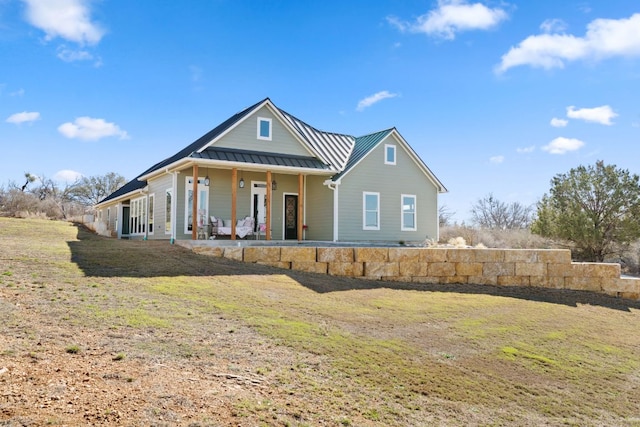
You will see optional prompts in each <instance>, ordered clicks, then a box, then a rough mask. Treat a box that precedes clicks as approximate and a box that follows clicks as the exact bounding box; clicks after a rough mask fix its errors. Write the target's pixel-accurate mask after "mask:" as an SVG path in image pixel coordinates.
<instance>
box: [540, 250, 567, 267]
mask: <svg viewBox="0 0 640 427" xmlns="http://www.w3.org/2000/svg"><path fill="white" fill-rule="evenodd" d="M537 251H538V262H546V263H549V264H570V263H571V251H570V250H569V249H537Z"/></svg>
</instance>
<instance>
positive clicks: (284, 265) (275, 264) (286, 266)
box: [256, 261, 291, 270]
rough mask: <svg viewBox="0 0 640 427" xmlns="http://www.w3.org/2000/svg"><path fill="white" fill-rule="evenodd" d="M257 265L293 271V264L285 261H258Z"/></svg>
mask: <svg viewBox="0 0 640 427" xmlns="http://www.w3.org/2000/svg"><path fill="white" fill-rule="evenodd" d="M256 264H260V265H268V266H269V267H276V268H284V269H286V270H290V269H291V263H290V262H285V261H257V262H256Z"/></svg>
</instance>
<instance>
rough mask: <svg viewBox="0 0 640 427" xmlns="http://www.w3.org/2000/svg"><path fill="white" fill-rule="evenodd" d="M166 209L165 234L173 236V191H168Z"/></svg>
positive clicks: (165, 202) (165, 200) (165, 201)
mask: <svg viewBox="0 0 640 427" xmlns="http://www.w3.org/2000/svg"><path fill="white" fill-rule="evenodd" d="M164 209H165V214H164V234H171V209H172V207H171V189H168V190H167V193H166V195H165V199H164Z"/></svg>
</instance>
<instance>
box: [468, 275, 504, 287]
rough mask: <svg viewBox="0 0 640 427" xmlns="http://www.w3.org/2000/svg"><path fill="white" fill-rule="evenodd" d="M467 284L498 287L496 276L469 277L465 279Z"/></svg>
mask: <svg viewBox="0 0 640 427" xmlns="http://www.w3.org/2000/svg"><path fill="white" fill-rule="evenodd" d="M467 283H469V284H473V285H493V286H497V285H498V276H485V275H482V276H469V277H468V278H467Z"/></svg>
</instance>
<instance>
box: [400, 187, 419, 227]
mask: <svg viewBox="0 0 640 427" xmlns="http://www.w3.org/2000/svg"><path fill="white" fill-rule="evenodd" d="M400 198H401V203H402V225H401V230H402V231H416V230H417V229H418V228H417V226H416V196H414V195H412V194H403V195H402V196H400Z"/></svg>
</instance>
